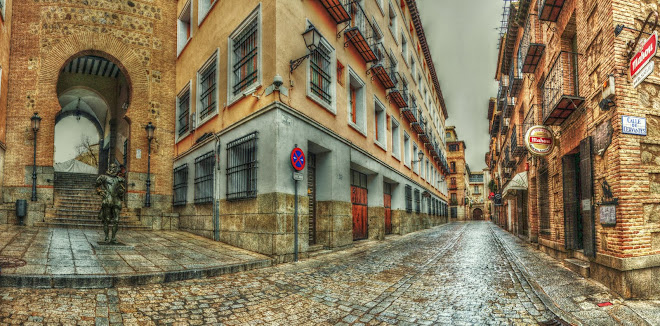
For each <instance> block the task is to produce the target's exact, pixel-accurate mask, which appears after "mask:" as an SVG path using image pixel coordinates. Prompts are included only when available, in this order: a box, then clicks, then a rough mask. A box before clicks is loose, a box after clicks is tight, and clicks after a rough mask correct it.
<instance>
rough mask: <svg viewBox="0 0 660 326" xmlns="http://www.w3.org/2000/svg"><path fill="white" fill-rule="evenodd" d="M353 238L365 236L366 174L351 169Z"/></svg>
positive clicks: (358, 238) (357, 238) (364, 237)
mask: <svg viewBox="0 0 660 326" xmlns="http://www.w3.org/2000/svg"><path fill="white" fill-rule="evenodd" d="M351 177H352V178H351V203H352V204H353V205H352V208H353V240H360V239H366V238H367V228H368V226H367V225H368V224H367V175H366V174H363V173H360V172H357V171H352V175H351Z"/></svg>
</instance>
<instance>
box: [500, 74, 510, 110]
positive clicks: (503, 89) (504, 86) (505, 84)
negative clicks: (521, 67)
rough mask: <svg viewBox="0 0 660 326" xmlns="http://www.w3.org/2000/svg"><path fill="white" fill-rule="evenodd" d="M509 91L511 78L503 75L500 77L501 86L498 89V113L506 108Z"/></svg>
mask: <svg viewBox="0 0 660 326" xmlns="http://www.w3.org/2000/svg"><path fill="white" fill-rule="evenodd" d="M508 90H509V76H505V75H502V76H501V77H500V86H499V88H498V89H497V111H502V109H503V108H504V107H505V106H506V96H507V94H506V93H507V91H508Z"/></svg>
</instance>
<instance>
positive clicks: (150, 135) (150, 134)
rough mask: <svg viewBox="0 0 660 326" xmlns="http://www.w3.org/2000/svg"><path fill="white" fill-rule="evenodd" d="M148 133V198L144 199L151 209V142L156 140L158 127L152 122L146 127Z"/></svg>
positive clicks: (146, 205)
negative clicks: (155, 131) (155, 134)
mask: <svg viewBox="0 0 660 326" xmlns="http://www.w3.org/2000/svg"><path fill="white" fill-rule="evenodd" d="M144 130H146V131H147V140H148V141H149V145H148V150H147V196H146V197H145V198H144V206H145V207H151V141H152V140H153V139H154V130H156V126H154V125H153V124H151V121H149V123H148V124H147V125H146V126H145V127H144Z"/></svg>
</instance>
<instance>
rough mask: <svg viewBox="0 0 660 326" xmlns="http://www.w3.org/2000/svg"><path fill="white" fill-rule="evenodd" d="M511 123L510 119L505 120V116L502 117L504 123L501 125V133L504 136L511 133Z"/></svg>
mask: <svg viewBox="0 0 660 326" xmlns="http://www.w3.org/2000/svg"><path fill="white" fill-rule="evenodd" d="M509 121H510V118H505V117H504V116H502V121H501V125H500V132H501V133H502V135H506V133H507V131H509Z"/></svg>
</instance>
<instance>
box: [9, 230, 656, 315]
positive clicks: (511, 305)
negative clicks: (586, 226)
mask: <svg viewBox="0 0 660 326" xmlns="http://www.w3.org/2000/svg"><path fill="white" fill-rule="evenodd" d="M537 254H538V256H537ZM543 256H544V254H542V253H540V252H535V251H533V250H532V249H531V248H530V247H529V246H526V245H525V244H522V243H520V242H518V240H517V239H516V238H515V237H513V236H511V235H510V234H508V233H506V232H504V231H502V230H500V229H499V228H497V227H496V226H494V225H493V224H491V223H488V222H470V223H451V224H447V225H443V226H440V227H436V228H433V229H429V230H424V231H420V232H416V233H413V234H408V235H405V236H388V238H387V239H386V241H381V242H376V241H367V242H359V243H356V245H355V247H353V248H351V249H348V250H343V251H339V252H334V253H331V254H327V255H323V256H317V257H314V258H311V259H307V260H305V261H302V262H298V263H289V264H282V265H278V266H274V267H268V268H262V269H256V270H252V271H247V272H241V273H235V274H226V275H221V276H218V277H213V278H205V279H195V280H187V281H178V282H171V283H163V284H152V285H144V286H118V287H116V288H111V289H87V290H75V289H28V288H3V289H1V290H2V292H0V324H35V325H36V324H42V323H58V324H96V325H108V324H110V325H120V324H128V325H138V324H139V325H148V324H181V325H189V324H192V325H201V324H219V325H220V324H221V325H257V324H268V325H349V324H350V325H534V324H537V323H539V322H545V321H548V320H550V319H553V318H555V317H556V316H557V315H556V314H558V315H560V316H562V315H564V317H566V318H575V320H574V321H575V322H576V323H580V322H583V323H584V324H585V325H591V324H592V323H589V322H588V321H589V320H588V319H583V318H584V317H579V316H578V317H575V313H577V312H578V311H566V309H563V308H565V306H564V305H563V304H555V303H554V301H553V300H555V299H560V298H562V297H567V295H564V294H562V293H561V291H555V292H552V291H549V290H548V291H546V290H544V288H543V286H544V285H545V286H547V284H546V282H549V281H548V280H549V279H551V277H553V276H554V275H560V278H562V277H570V278H571V279H572V280H574V281H576V282H577V283H575V285H574V286H576V287H578V289H574V291H575V292H581V293H582V291H586V292H584V293H587V296H585V299H584V301H583V302H588V303H590V302H591V301H590V300H591V299H589V294H588V293H590V292H589V291H596V292H597V293H600V294H602V293H607V290H606V289H605V290H603V289H602V288H600V287H598V284H597V283H595V282H593V281H589V280H584V279H580V278H579V276H573V275H576V274H574V273H573V274H570V273H572V272H570V271H568V270H567V269H565V268H563V267H562V266H560V265H552V264H550V265H548V267H547V270H545V271H544V272H543V273H541V272H540V271H539V270H536V268H537V267H538V266H537V265H540V264H544V263H549V262H547V261H545V258H544V257H543ZM539 257H540V258H539ZM546 257H547V256H546ZM548 258H549V257H548ZM563 271H568V272H567V274H564V273H563ZM532 276H534V277H538V278H539V279H538V280H537V279H530V278H532ZM546 279H548V280H546ZM557 280H559V281H561V280H560V279H555V281H557ZM581 281H586V283H580V282H581ZM549 284H551V282H550V283H549ZM555 285H560V284H555ZM565 286H566V287H568V286H573V285H572V284H568V285H565ZM574 291H565V292H567V293H568V294H569V295H570V294H573V293H574ZM603 291H605V292H603ZM607 294H608V295H611V294H609V293H607ZM611 299H612V300H615V299H616V297H615V296H613V295H612V298H611ZM585 307H586V305H585ZM648 307H649V305H647V304H646V303H641V305H640V306H639V307H635V308H634V309H630V308H628V306H626V305H625V302H623V301H621V302H617V306H615V308H616V309H620V310H621V311H623V310H625V312H626V313H629V314H630V315H628V316H625V315H624V314H617V312H616V311H613V310H612V308H610V310H612V311H613V312H611V313H610V312H607V311H606V312H605V313H606V314H607V315H608V316H617V317H621V318H631V319H621V320H619V321H616V320H615V321H613V323H610V321H609V320H605V319H599V320H597V322H598V323H597V324H605V325H610V324H611V325H616V324H619V323H625V322H626V321H627V322H628V324H630V325H638V324H640V323H641V324H645V323H646V322H645V321H644V320H643V319H642V317H640V316H639V315H643V314H642V313H640V312H648V313H652V310H648V309H647V308H648ZM586 308H589V309H587V310H593V309H591V308H592V307H591V306H589V307H586ZM594 311H600V312H602V311H605V310H602V311H601V310H594ZM592 313H596V312H593V311H592ZM638 314H639V315H638ZM585 320H586V321H587V322H585ZM612 320H614V319H612Z"/></svg>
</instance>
